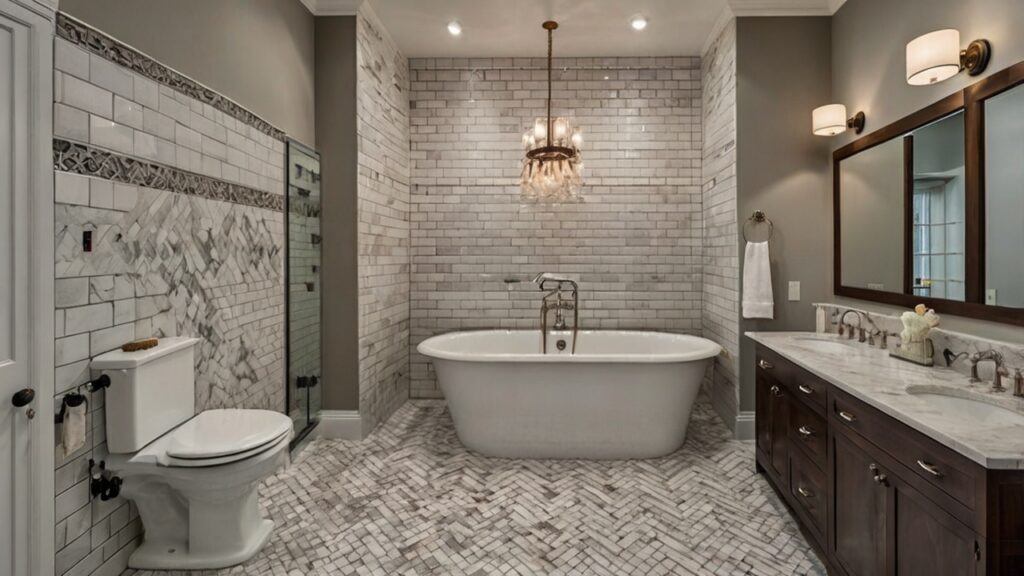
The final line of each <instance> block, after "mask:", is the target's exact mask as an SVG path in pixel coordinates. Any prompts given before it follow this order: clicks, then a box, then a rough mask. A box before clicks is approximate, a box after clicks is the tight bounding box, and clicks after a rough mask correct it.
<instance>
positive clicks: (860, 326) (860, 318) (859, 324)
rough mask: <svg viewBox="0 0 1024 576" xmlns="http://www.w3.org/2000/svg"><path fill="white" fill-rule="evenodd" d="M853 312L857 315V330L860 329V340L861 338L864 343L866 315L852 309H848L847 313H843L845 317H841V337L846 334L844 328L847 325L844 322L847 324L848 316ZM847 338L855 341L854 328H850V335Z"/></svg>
mask: <svg viewBox="0 0 1024 576" xmlns="http://www.w3.org/2000/svg"><path fill="white" fill-rule="evenodd" d="M851 312H852V313H854V314H856V315H857V318H858V320H857V328H858V329H860V338H859V340H860V341H861V342H863V341H864V340H865V337H864V315H863V314H861V313H860V312H859V311H857V310H853V309H851V308H847V309H846V311H845V312H843V315H842V316H840V317H839V335H840V336H842V335H843V334H844V326H845V325H844V324H843V322H846V316H847V315H848V314H850V313H851ZM847 338H848V339H849V340H853V326H850V335H849V336H848V337H847Z"/></svg>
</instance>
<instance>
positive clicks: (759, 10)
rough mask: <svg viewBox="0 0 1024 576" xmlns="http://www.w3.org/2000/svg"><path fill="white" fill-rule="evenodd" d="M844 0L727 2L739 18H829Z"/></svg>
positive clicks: (743, 0)
mask: <svg viewBox="0 0 1024 576" xmlns="http://www.w3.org/2000/svg"><path fill="white" fill-rule="evenodd" d="M845 1H846V0H728V6H729V8H730V9H732V13H733V14H735V15H736V16H737V17H740V16H831V15H833V14H835V13H836V10H839V8H840V7H841V6H842V5H843V3H844V2H845Z"/></svg>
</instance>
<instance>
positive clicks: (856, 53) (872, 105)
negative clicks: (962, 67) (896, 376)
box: [808, 0, 1024, 342]
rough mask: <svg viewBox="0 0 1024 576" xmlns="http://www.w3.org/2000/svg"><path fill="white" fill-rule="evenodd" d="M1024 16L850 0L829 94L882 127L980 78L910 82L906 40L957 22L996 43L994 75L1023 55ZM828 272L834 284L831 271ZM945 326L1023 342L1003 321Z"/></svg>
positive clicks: (987, 8)
mask: <svg viewBox="0 0 1024 576" xmlns="http://www.w3.org/2000/svg"><path fill="white" fill-rule="evenodd" d="M1021 22H1024V2H1021V0H971V1H969V2H964V1H963V0H899V1H898V2H896V1H893V0H850V1H848V2H846V4H844V5H843V7H842V8H840V9H839V11H838V12H836V15H835V16H834V17H833V18H832V100H833V101H835V102H841V103H843V104H846V106H847V109H848V110H850V111H851V113H852V112H853V111H856V110H863V111H864V113H865V114H867V121H868V124H867V131H868V132H871V131H874V130H877V129H878V128H881V127H882V126H885V125H886V124H889V123H891V122H893V121H895V120H898V119H900V118H902V117H904V116H906V115H908V114H910V113H912V112H914V111H915V110H918V109H920V108H923V107H925V106H927V105H928V104H931V103H933V102H935V101H937V100H939V99H941V98H943V97H944V96H948V95H949V94H952V93H953V92H956V91H957V90H961V89H963V88H964V87H965V86H967V85H969V84H971V83H973V82H975V81H977V80H978V78H976V77H974V78H972V77H970V76H968V75H966V74H960V75H958V76H956V77H955V78H952V79H950V80H947V81H945V82H941V83H939V84H936V85H934V86H927V87H922V86H910V85H908V84H907V82H906V65H905V54H906V52H905V51H906V43H907V42H909V41H911V40H913V39H914V38H916V37H917V36H919V35H921V34H925V33H927V32H931V31H933V30H938V29H940V28H957V29H959V30H960V38H961V41H962V43H963V44H964V45H966V44H967V43H968V42H969V41H971V40H972V39H974V38H979V37H983V38H987V39H988V40H989V41H990V42H992V47H993V51H992V62H991V63H990V64H989V67H988V70H986V74H991V73H992V72H996V71H998V70H1001V69H1003V68H1006V67H1008V66H1011V65H1013V64H1015V63H1017V62H1020V61H1022V60H1024V35H1021V34H1020V23H1021ZM808 114H810V112H809V111H808ZM854 138H855V135H853V134H850V133H847V134H844V135H842V136H839V137H836V138H833V139H832V142H831V144H832V145H833V147H834V148H838V147H840V146H842V145H844V144H846V143H848V142H850V141H851V140H853V139H854ZM829 210H831V206H830V207H829ZM831 237H832V226H831V224H826V226H824V227H822V228H821V230H820V234H819V235H818V237H817V241H819V242H822V243H826V244H827V245H828V246H831V244H832V241H831ZM827 256H828V260H827V265H825V266H823V268H825V269H826V270H831V266H832V255H831V253H828V255H827ZM828 278H829V284H831V272H828ZM829 293H830V294H831V290H829ZM830 299H831V300H834V301H838V302H842V303H845V304H848V305H851V306H857V307H860V308H864V309H869V310H874V311H879V312H885V313H892V312H893V311H894V310H895V309H894V308H892V307H888V306H882V305H877V304H873V303H867V302H862V301H859V300H850V299H841V298H835V297H830ZM939 312H940V313H941V310H940V311H939ZM943 326H944V327H945V328H948V329H950V330H956V331H960V332H967V333H971V334H977V335H980V336H985V337H988V338H995V339H999V340H1007V341H1011V342H1024V329H1022V328H1019V327H1013V326H1008V325H1005V324H997V323H992V322H982V321H978V320H970V319H966V318H957V317H954V316H945V317H944V318H943Z"/></svg>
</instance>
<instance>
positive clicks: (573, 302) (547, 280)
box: [533, 272, 580, 354]
mask: <svg viewBox="0 0 1024 576" xmlns="http://www.w3.org/2000/svg"><path fill="white" fill-rule="evenodd" d="M533 283H534V284H537V285H538V286H539V287H540V289H541V290H542V291H546V292H547V294H545V295H544V297H543V298H542V299H541V302H540V333H541V352H542V353H543V354H547V353H548V313H549V312H550V311H552V310H554V311H555V323H554V324H553V325H552V326H551V329H552V330H565V329H566V328H567V326H566V323H565V312H572V314H573V318H572V350H571V353H572V354H575V353H576V335H577V333H578V331H579V324H580V306H579V302H580V301H579V285H578V284H577V283H576V282H575V281H574V280H572V279H570V278H566V277H564V276H556V275H555V274H551V273H550V272H541V273H540V274H537V275H536V276H534V277H533ZM549 284H553V285H554V287H553V288H549V287H548V285H549ZM565 286H569V287H570V288H571V289H570V290H569V294H570V297H569V298H565V297H564V292H565V290H564V287H565Z"/></svg>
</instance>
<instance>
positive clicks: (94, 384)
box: [53, 374, 110, 424]
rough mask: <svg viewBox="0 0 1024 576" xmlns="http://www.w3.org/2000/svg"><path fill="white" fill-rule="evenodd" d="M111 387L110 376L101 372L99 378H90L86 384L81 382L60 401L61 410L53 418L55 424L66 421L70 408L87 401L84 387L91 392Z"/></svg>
mask: <svg viewBox="0 0 1024 576" xmlns="http://www.w3.org/2000/svg"><path fill="white" fill-rule="evenodd" d="M109 387H110V376H107V375H106V374H101V375H100V376H99V378H96V379H95V380H90V381H88V382H86V383H85V384H80V385H79V386H78V387H77V388H75V391H74V392H69V393H67V394H65V395H64V398H62V399H61V403H60V412H58V413H57V414H56V415H54V417H53V420H54V423H55V424H61V423H63V422H64V414H65V412H67V409H68V408H76V407H78V406H81V405H82V402H87V401H88V398H87V397H86V395H85V394H83V393H82V389H83V388H85V389H86V390H88V391H89V392H97V391H99V390H102V389H104V388H109Z"/></svg>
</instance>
